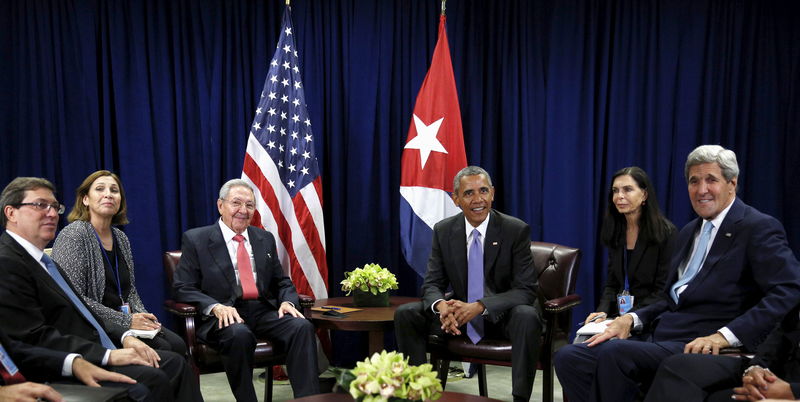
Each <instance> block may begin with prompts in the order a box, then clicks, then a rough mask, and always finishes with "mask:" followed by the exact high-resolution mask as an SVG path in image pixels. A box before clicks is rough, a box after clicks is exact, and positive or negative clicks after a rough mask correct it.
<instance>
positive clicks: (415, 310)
mask: <svg viewBox="0 0 800 402" xmlns="http://www.w3.org/2000/svg"><path fill="white" fill-rule="evenodd" d="M421 318H422V302H415V303H406V304H403V305H401V306H400V307H398V308H397V310H395V312H394V321H395V322H402V323H413V322H416V321H417V320H420V319H421Z"/></svg>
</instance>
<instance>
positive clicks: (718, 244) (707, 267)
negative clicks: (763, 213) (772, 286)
mask: <svg viewBox="0 0 800 402" xmlns="http://www.w3.org/2000/svg"><path fill="white" fill-rule="evenodd" d="M733 202H734V204H733V206H731V209H730V210H728V215H726V216H725V219H724V220H723V221H722V224H721V225H720V227H719V229H717V234H716V235H715V236H714V243H712V244H711V248H710V249H709V250H708V254H707V255H706V259H705V261H703V266H702V268H700V272H698V273H697V276H695V277H694V278H693V279H692V280H691V281H690V282H689V286H687V287H686V290H684V291H683V293H682V294H681V297H683V295H684V294H689V293H690V292H693V291H694V289H698V288H700V284H701V283H702V282H703V280H705V278H706V277H707V276H708V275H710V273H711V271H713V270H714V268H715V265H716V264H717V262H718V261H719V259H720V258H721V257H722V256H724V255H725V253H727V252H728V249H730V247H731V245H732V244H733V241H734V240H735V239H736V230H735V229H736V225H737V224H738V223H739V221H741V220H742V218H743V216H744V208H743V207H742V203H741V201H739V199H738V198H737V199H735V200H734V201H733ZM701 222H702V220H701ZM699 225H700V223H698V225H697V226H698V227H699ZM696 230H697V229H695V231H696ZM693 238H694V237H692V239H693ZM690 245H691V242H690Z"/></svg>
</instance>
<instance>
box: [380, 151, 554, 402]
mask: <svg viewBox="0 0 800 402" xmlns="http://www.w3.org/2000/svg"><path fill="white" fill-rule="evenodd" d="M453 188H454V191H453V195H452V198H453V202H455V204H456V205H457V206H458V207H459V208H461V211H462V213H459V214H457V215H455V216H453V217H450V218H447V219H443V220H442V221H441V222H439V223H437V224H436V225H435V226H434V228H433V246H432V249H431V255H430V258H429V259H428V271H427V273H426V274H425V282H424V284H423V285H422V291H423V299H422V301H421V302H417V303H409V304H406V305H403V306H400V307H399V308H398V309H397V311H396V313H395V316H394V321H395V331H396V334H397V346H398V349H399V350H400V352H402V353H404V354H405V355H406V356H408V357H409V363H411V364H415V365H419V364H423V363H425V362H426V361H427V359H426V356H425V344H426V340H427V334H429V333H431V332H433V333H437V334H442V332H444V333H446V334H448V335H460V334H461V333H462V332H466V333H467V335H468V336H469V337H470V339H471V340H472V341H473V342H475V343H478V342H480V340H481V339H482V338H483V336H485V335H495V336H500V337H504V338H507V339H510V340H511V343H512V348H513V349H514V354H513V356H512V369H511V370H512V385H513V390H512V393H513V395H514V400H515V401H527V400H529V399H530V395H531V390H532V388H533V378H534V376H535V374H536V364H537V362H538V360H539V359H538V357H539V356H538V355H539V336H540V334H541V331H542V319H541V314H540V313H539V310H538V307H537V306H536V305H535V302H536V300H537V299H536V292H537V281H536V273H535V270H534V268H533V260H532V257H531V251H530V243H531V239H530V227H529V226H528V225H527V224H525V222H522V221H521V220H519V219H517V218H514V217H512V216H508V215H505V214H502V213H500V212H497V211H495V210H492V209H491V208H492V201H493V200H494V187H492V181H491V178H490V177H489V173H487V172H486V171H485V170H483V169H481V168H479V167H477V166H469V167H466V168H464V169H462V170H461V171H460V172H458V174H456V177H455V179H454V183H453ZM468 244H469V246H468ZM450 287H452V290H453V297H452V298H450V299H449V300H445V292H446V291H447V290H448V288H450ZM476 292H477V293H476ZM442 335H443V334H442Z"/></svg>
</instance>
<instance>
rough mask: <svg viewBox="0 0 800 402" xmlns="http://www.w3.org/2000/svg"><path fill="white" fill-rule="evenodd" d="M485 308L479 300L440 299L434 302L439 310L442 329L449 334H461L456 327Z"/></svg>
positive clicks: (481, 312)
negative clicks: (469, 301)
mask: <svg viewBox="0 0 800 402" xmlns="http://www.w3.org/2000/svg"><path fill="white" fill-rule="evenodd" d="M485 309H486V308H485V307H484V306H483V304H482V303H481V302H477V301H476V302H472V303H465V302H463V301H461V300H455V299H452V300H442V301H440V302H438V303H436V310H437V311H438V312H439V321H440V322H441V323H442V330H443V331H444V332H445V333H447V334H450V335H461V330H459V329H458V328H459V327H460V326H462V325H464V324H466V323H467V322H469V321H470V320H472V319H473V318H475V317H477V316H478V315H480V314H483V311H484V310H485Z"/></svg>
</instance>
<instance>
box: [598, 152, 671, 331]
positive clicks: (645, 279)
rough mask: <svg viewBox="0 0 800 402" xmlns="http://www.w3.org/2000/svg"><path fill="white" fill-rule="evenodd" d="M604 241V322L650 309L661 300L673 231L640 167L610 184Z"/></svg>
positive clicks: (621, 172) (620, 173) (622, 171)
mask: <svg viewBox="0 0 800 402" xmlns="http://www.w3.org/2000/svg"><path fill="white" fill-rule="evenodd" d="M611 181H612V185H611V189H610V191H609V194H608V208H607V209H606V215H605V218H604V220H603V227H602V229H601V232H600V240H601V241H602V242H603V244H604V245H605V246H606V247H608V278H607V279H606V286H605V289H604V290H603V296H602V297H601V298H600V303H599V304H598V306H597V309H596V310H595V312H594V313H591V314H589V316H588V317H586V320H585V321H584V322H585V323H586V322H589V321H591V320H594V321H603V320H605V319H606V318H609V317H616V316H617V315H620V311H622V312H623V313H624V312H628V311H633V310H636V309H637V308H640V307H644V306H646V305H648V304H652V303H653V302H655V301H657V300H658V299H659V298H660V297H662V292H663V290H664V286H665V281H666V279H667V271H668V269H669V263H670V258H671V256H672V242H673V240H674V238H673V237H674V234H675V226H674V225H673V224H672V222H670V221H669V220H668V219H667V218H666V217H665V216H664V215H662V214H661V210H660V209H659V208H658V200H657V199H656V194H655V189H654V188H653V186H652V184H651V183H650V178H649V177H647V173H645V172H644V170H642V169H641V168H638V167H636V166H632V167H626V168H623V169H620V170H618V171H617V172H616V173H614V176H613V177H612V178H611Z"/></svg>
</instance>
